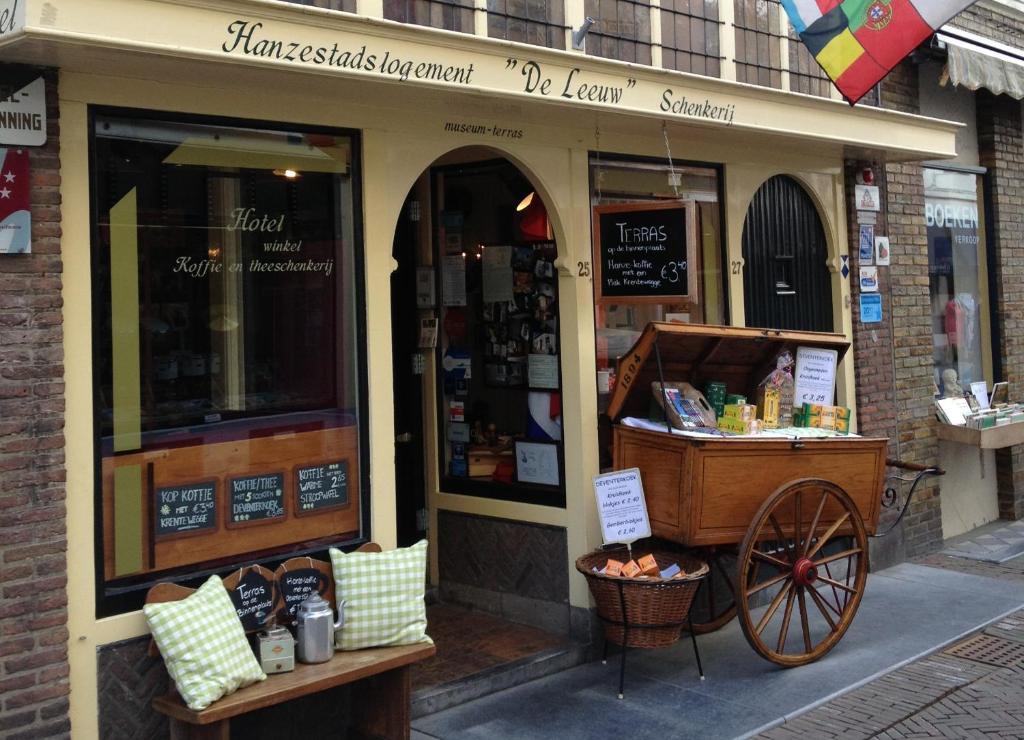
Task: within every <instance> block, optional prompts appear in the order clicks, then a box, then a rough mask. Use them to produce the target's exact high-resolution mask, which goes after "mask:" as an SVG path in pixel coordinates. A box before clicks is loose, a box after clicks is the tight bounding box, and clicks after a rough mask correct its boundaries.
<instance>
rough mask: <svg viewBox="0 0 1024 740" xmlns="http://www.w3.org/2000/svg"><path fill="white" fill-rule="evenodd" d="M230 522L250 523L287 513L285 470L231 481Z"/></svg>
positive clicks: (275, 517) (236, 523) (229, 488)
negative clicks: (285, 504) (285, 511)
mask: <svg viewBox="0 0 1024 740" xmlns="http://www.w3.org/2000/svg"><path fill="white" fill-rule="evenodd" d="M228 493H229V498H228V507H229V509H228V524H229V525H238V524H251V523H254V522H263V521H267V520H268V519H280V518H281V517H283V516H284V473H264V474H262V475H246V476H243V477H241V478H232V479H230V480H229V481H228Z"/></svg>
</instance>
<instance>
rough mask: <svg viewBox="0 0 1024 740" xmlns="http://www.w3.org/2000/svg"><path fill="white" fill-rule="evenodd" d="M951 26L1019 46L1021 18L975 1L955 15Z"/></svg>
mask: <svg viewBox="0 0 1024 740" xmlns="http://www.w3.org/2000/svg"><path fill="white" fill-rule="evenodd" d="M950 25H951V26H956V27H957V28H962V29H964V30H965V31H971V32H972V33H977V34H979V35H981V36H985V37H987V38H990V39H994V40H995V41H999V42H1001V43H1004V44H1009V45H1010V46H1016V47H1018V48H1019V47H1020V46H1021V26H1022V24H1021V20H1020V16H1019V15H1013V14H1012V13H1008V12H1003V11H1001V10H999V9H996V8H990V7H987V6H984V5H982V4H981V3H976V4H974V5H972V6H971V7H969V8H967V10H965V11H963V12H962V13H960V14H959V15H958V16H956V17H955V18H954V19H953V20H952V21H951V22H950Z"/></svg>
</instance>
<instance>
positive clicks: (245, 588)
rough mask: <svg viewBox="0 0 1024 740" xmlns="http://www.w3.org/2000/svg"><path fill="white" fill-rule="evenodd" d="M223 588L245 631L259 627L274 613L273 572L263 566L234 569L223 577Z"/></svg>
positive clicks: (251, 630)
mask: <svg viewBox="0 0 1024 740" xmlns="http://www.w3.org/2000/svg"><path fill="white" fill-rule="evenodd" d="M224 588H225V589H227V592H228V596H230V597H231V603H232V604H233V605H234V607H235V612H236V613H237V614H238V619H239V620H240V621H241V622H242V627H243V628H244V629H245V631H246V632H254V631H255V630H258V629H260V628H261V627H262V626H263V625H264V624H266V622H267V620H268V619H269V618H270V616H271V614H273V613H274V600H275V599H274V597H275V591H274V574H273V572H271V571H269V570H267V569H266V568H264V567H263V566H261V565H252V566H249V567H248V568H242V569H241V570H239V571H236V572H235V573H233V574H231V575H230V576H228V577H227V578H225V579H224Z"/></svg>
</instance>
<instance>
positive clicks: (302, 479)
mask: <svg viewBox="0 0 1024 740" xmlns="http://www.w3.org/2000/svg"><path fill="white" fill-rule="evenodd" d="M295 484H296V486H297V495H298V506H297V507H296V513H298V514H313V513H316V512H318V511H322V510H323V509H333V508H336V507H339V506H347V505H348V460H339V461H337V462H332V463H326V464H324V465H312V466H309V467H300V468H296V469H295Z"/></svg>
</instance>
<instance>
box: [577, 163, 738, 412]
mask: <svg viewBox="0 0 1024 740" xmlns="http://www.w3.org/2000/svg"><path fill="white" fill-rule="evenodd" d="M590 179H591V182H590V193H591V205H592V206H593V210H594V225H593V229H594V233H593V238H594V266H595V279H594V292H595V295H594V311H595V316H594V321H595V337H596V341H597V347H596V350H597V352H596V356H597V368H596V370H597V392H598V411H600V412H603V411H604V410H605V408H606V407H607V404H608V400H609V398H610V395H611V391H612V389H613V388H614V385H615V369H616V365H617V363H618V359H619V358H620V357H621V356H622V355H624V354H625V353H626V352H627V351H628V350H629V348H630V347H631V346H633V343H634V342H635V341H636V339H637V338H638V337H639V336H640V332H641V331H643V328H644V326H646V325H647V323H648V322H650V321H679V322H685V323H691V322H692V323H705V324H724V323H725V322H726V315H725V293H724V280H723V276H722V213H721V198H720V185H721V173H720V170H719V168H717V167H714V166H709V165H696V164H684V163H679V162H673V163H671V165H670V163H669V162H668V161H665V160H660V161H659V160H645V161H637V160H626V159H615V158H610V157H608V156H606V155H604V154H601V155H600V156H598V155H593V156H591V159H590ZM602 224H604V226H605V227H608V228H604V229H602ZM609 228H610V229H611V231H610V232H609ZM602 231H604V232H607V233H604V234H602V233H600V232H602ZM663 236H664V237H667V238H664V239H663V238H662V237H663ZM683 263H685V264H683ZM680 276H684V277H683V279H682V280H680V279H679V278H680ZM672 294H675V295H672Z"/></svg>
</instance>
